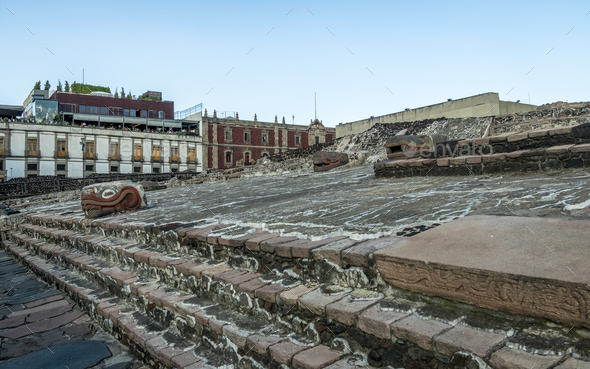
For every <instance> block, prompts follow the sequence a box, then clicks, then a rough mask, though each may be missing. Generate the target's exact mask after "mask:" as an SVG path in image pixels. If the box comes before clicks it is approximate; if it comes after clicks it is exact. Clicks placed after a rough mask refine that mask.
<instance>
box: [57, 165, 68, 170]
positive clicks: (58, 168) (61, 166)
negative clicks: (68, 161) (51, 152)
mask: <svg viewBox="0 0 590 369" xmlns="http://www.w3.org/2000/svg"><path fill="white" fill-rule="evenodd" d="M57 170H66V165H65V164H57Z"/></svg>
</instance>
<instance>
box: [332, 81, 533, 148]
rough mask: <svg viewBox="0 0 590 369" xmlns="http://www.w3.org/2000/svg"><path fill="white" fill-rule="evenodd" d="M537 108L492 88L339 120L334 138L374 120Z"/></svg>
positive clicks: (358, 130) (367, 126)
mask: <svg viewBox="0 0 590 369" xmlns="http://www.w3.org/2000/svg"><path fill="white" fill-rule="evenodd" d="M535 109H537V106H536V105H530V104H523V103H521V102H520V101H517V102H512V101H502V100H500V96H499V95H498V93H496V92H487V93H483V94H479V95H475V96H469V97H465V98H462V99H457V100H453V99H448V100H447V101H445V102H443V103H439V104H434V105H428V106H424V107H421V108H416V109H409V108H408V109H406V110H404V111H401V112H397V113H392V114H386V115H380V116H377V117H369V118H367V119H361V120H357V121H354V122H348V123H340V124H338V125H337V126H336V138H340V137H344V136H347V135H352V134H357V133H361V132H364V131H366V130H368V129H370V128H371V127H373V126H374V125H375V124H377V123H398V122H415V121H419V120H424V119H436V118H468V117H487V116H495V115H505V114H514V113H525V112H527V111H531V110H535Z"/></svg>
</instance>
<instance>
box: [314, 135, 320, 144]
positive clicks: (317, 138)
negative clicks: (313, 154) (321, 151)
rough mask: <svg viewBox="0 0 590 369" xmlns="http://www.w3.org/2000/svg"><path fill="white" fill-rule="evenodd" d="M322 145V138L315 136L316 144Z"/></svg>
mask: <svg viewBox="0 0 590 369" xmlns="http://www.w3.org/2000/svg"><path fill="white" fill-rule="evenodd" d="M319 143H320V138H319V137H318V136H315V144H316V145H317V144H319Z"/></svg>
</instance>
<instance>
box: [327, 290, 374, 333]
mask: <svg viewBox="0 0 590 369" xmlns="http://www.w3.org/2000/svg"><path fill="white" fill-rule="evenodd" d="M379 300H380V299H370V300H360V299H359V300H353V299H351V297H350V296H346V297H344V298H342V299H340V300H338V301H335V302H333V303H331V304H329V305H327V306H326V313H327V314H328V317H329V318H330V319H332V320H335V321H337V322H340V323H343V324H345V325H348V326H353V325H355V323H356V320H357V315H358V314H359V313H360V312H361V311H363V310H365V309H366V308H368V307H370V306H372V305H375V304H376V303H378V302H379Z"/></svg>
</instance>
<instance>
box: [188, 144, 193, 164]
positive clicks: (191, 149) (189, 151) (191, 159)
mask: <svg viewBox="0 0 590 369" xmlns="http://www.w3.org/2000/svg"><path fill="white" fill-rule="evenodd" d="M188 161H191V162H193V161H195V149H194V148H192V147H191V148H189V149H188Z"/></svg>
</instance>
